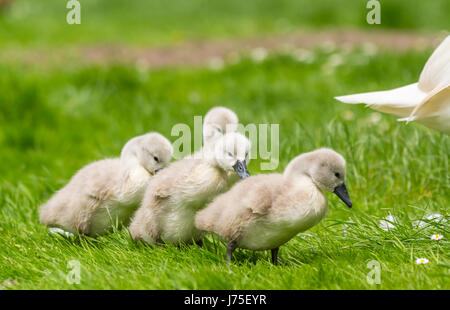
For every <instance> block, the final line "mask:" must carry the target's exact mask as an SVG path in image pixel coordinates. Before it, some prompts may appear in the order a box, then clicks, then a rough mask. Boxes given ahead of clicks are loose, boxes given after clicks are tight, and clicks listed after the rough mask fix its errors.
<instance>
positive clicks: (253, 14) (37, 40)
mask: <svg viewBox="0 0 450 310" xmlns="http://www.w3.org/2000/svg"><path fill="white" fill-rule="evenodd" d="M380 2H381V24H380V25H369V24H367V22H366V15H367V13H368V12H369V10H368V9H367V8H366V4H367V1H366V0H346V1H335V0H315V1H314V4H312V3H311V1H309V0H277V1H273V0H250V1H242V0H222V1H207V0H189V1H185V0H170V1H164V0H133V1H123V0H80V3H81V5H82V11H81V12H82V15H81V18H82V19H81V25H68V24H67V23H66V14H67V12H68V9H66V3H67V1H64V0H45V1H33V0H15V2H14V4H13V6H12V7H11V8H10V9H9V10H7V11H5V12H4V13H3V14H1V13H0V47H6V46H9V47H14V46H25V47H28V46H48V45H51V46H66V45H77V44H98V43H102V44H122V43H127V44H133V45H148V44H150V45H165V44H173V43H179V42H183V41H189V40H203V39H210V38H214V39H221V38H231V37H233V38H234V37H236V36H237V37H248V36H255V35H256V36H260V35H264V34H279V33H289V32H292V31H295V30H298V29H305V28H306V29H312V28H333V29H335V28H336V27H346V28H367V29H371V30H377V29H404V30H408V31H411V30H417V31H440V30H448V29H449V28H450V21H449V19H448V12H449V11H450V2H449V1H447V0H433V1H423V0H386V1H385V0H383V1H380Z"/></svg>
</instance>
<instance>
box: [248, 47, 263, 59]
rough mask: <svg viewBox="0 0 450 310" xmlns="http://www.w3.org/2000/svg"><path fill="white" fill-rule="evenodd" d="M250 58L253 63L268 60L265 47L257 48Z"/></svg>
mask: <svg viewBox="0 0 450 310" xmlns="http://www.w3.org/2000/svg"><path fill="white" fill-rule="evenodd" d="M250 56H251V58H252V59H253V61H256V62H261V61H264V60H265V59H266V58H267V50H266V49H265V48H264V47H257V48H255V49H253V50H252V51H251V53H250Z"/></svg>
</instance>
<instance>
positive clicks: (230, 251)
mask: <svg viewBox="0 0 450 310" xmlns="http://www.w3.org/2000/svg"><path fill="white" fill-rule="evenodd" d="M234 250H236V242H234V241H230V242H228V246H227V265H228V266H230V262H231V259H232V258H233V252H234Z"/></svg>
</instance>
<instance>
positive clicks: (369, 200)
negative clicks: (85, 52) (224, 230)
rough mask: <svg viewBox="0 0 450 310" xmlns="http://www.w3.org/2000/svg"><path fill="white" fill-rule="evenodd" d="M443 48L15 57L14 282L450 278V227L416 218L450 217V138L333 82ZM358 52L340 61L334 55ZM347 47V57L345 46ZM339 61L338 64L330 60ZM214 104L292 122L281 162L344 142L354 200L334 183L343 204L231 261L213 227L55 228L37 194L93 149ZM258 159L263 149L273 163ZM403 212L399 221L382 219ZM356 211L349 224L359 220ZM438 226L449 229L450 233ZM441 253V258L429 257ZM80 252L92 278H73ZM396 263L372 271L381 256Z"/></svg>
mask: <svg viewBox="0 0 450 310" xmlns="http://www.w3.org/2000/svg"><path fill="white" fill-rule="evenodd" d="M429 52H430V51H426V52H409V53H405V54H401V55H398V54H393V53H386V52H383V53H380V54H377V55H375V56H369V55H367V54H365V53H364V52H363V51H360V50H358V51H353V52H351V53H341V52H339V51H337V52H329V51H328V52H327V51H319V50H318V51H316V52H315V61H314V62H313V63H311V64H306V63H302V62H298V61H295V60H294V59H293V58H291V57H289V56H286V55H284V56H283V55H278V56H272V57H269V59H267V60H266V61H264V62H262V63H254V62H252V61H251V60H249V59H245V58H244V59H243V60H242V61H240V62H239V63H237V64H233V65H231V64H230V65H228V66H226V67H225V68H224V69H223V70H219V71H214V70H210V69H208V68H197V69H194V68H179V69H170V70H169V69H167V70H159V71H145V70H142V69H136V68H133V67H79V68H76V69H75V68H72V67H71V68H53V69H48V70H44V71H42V69H40V70H38V69H36V68H29V67H20V66H12V65H8V64H1V65H0V71H1V72H2V74H1V75H0V149H1V151H0V162H1V163H2V164H1V165H0V176H1V179H0V244H1V246H0V261H1V264H0V284H1V283H3V282H4V281H5V280H9V281H10V282H12V283H13V284H14V285H13V286H12V287H10V288H13V289H338V288H339V289H340V288H344V289H378V288H379V289H449V288H450V287H449V285H448V283H449V275H450V272H449V266H450V260H449V256H448V250H449V242H448V238H449V226H448V222H447V224H442V223H441V224H438V223H434V222H431V223H430V226H429V227H428V228H421V229H419V228H414V227H413V226H412V222H413V221H414V220H417V219H419V218H421V217H422V216H423V215H424V214H426V213H430V212H439V213H441V214H443V215H444V216H446V218H447V220H449V219H448V211H449V209H448V206H449V202H450V191H449V174H448V172H449V154H450V139H449V137H448V136H446V135H444V134H439V133H437V132H435V131H432V130H429V129H427V128H424V127H422V126H420V125H416V124H414V123H412V124H409V125H405V124H403V123H398V122H397V121H396V120H395V118H393V117H391V116H388V115H381V117H379V120H378V121H376V122H375V121H374V120H377V117H378V116H379V115H378V114H376V113H375V112H373V111H372V110H369V109H367V108H364V107H363V106H348V105H344V104H341V103H338V102H336V101H335V100H334V99H333V96H335V95H340V94H345V93H351V92H356V91H364V90H377V89H385V88H390V87H396V86H400V85H403V84H407V83H411V82H414V81H415V80H416V79H417V77H418V75H419V73H420V69H421V67H422V65H423V64H424V62H425V61H426V59H427V57H428V56H429ZM332 54H333V55H334V54H338V55H341V56H342V57H343V58H342V59H343V61H344V64H343V65H341V66H338V67H335V68H334V69H333V67H329V66H327V64H328V63H329V59H330V57H331V55H332ZM335 57H336V56H335ZM327 68H328V69H327ZM215 105H224V106H228V107H230V108H232V109H234V110H235V111H236V112H237V114H238V115H239V117H240V120H241V122H242V123H243V124H247V123H279V124H280V166H279V167H278V169H277V171H282V170H283V169H284V167H285V166H286V164H287V163H288V162H289V160H290V159H292V158H293V157H294V156H296V155H298V154H299V153H302V152H306V151H310V150H312V149H315V148H318V147H325V146H326V147H332V148H334V149H335V150H337V151H338V152H340V153H342V154H343V155H344V157H345V158H346V159H347V161H348V172H347V174H348V176H347V179H348V180H347V183H348V185H347V186H348V187H349V192H350V195H351V198H352V200H353V203H354V207H353V209H348V208H347V207H346V206H345V205H344V204H343V203H342V202H340V201H339V200H338V199H337V198H336V197H334V195H332V194H328V195H327V196H328V198H329V204H330V212H329V214H328V215H327V217H326V218H325V219H324V220H323V221H322V222H321V223H320V224H319V225H317V226H315V227H314V228H313V229H311V230H310V231H308V232H307V233H308V234H310V235H311V236H308V235H303V236H302V237H301V236H298V237H295V238H294V239H293V240H291V241H290V242H288V243H287V244H286V245H284V246H282V247H281V251H280V265H279V266H276V267H274V266H272V265H271V264H270V262H269V253H267V252H251V251H245V250H238V251H236V254H235V263H234V264H233V266H232V267H231V272H230V270H229V269H228V268H227V267H226V265H225V263H224V253H225V246H224V244H223V243H222V242H220V241H219V240H217V239H215V238H211V237H208V239H207V240H206V242H205V246H204V247H203V248H201V249H199V248H197V247H195V246H191V247H182V248H180V249H178V248H176V247H173V246H167V247H162V248H151V247H149V246H146V245H143V244H136V243H134V242H133V241H132V240H131V238H130V237H129V236H128V233H127V231H126V229H121V230H118V231H116V232H115V233H113V234H110V235H108V236H104V237H101V238H98V239H91V238H86V239H82V238H78V237H76V238H72V239H66V238H62V237H58V236H52V235H49V234H48V233H47V231H46V228H45V227H44V226H43V225H40V224H39V222H38V216H37V212H38V207H39V205H40V204H41V203H43V202H44V201H45V200H46V199H48V198H49V197H50V196H51V195H52V194H53V193H54V191H55V190H57V189H58V188H60V187H61V186H63V185H64V184H65V183H66V182H67V181H68V180H69V178H70V177H71V176H72V175H73V174H74V173H75V172H76V171H77V169H79V168H81V167H82V166H83V165H85V164H86V163H88V162H90V161H93V160H97V159H101V158H104V157H108V156H117V155H118V154H119V152H120V149H121V147H122V145H123V144H124V143H125V142H126V141H127V140H128V139H129V138H131V137H133V136H135V135H139V134H142V133H144V132H147V131H152V130H156V131H159V132H161V133H162V134H164V135H166V136H167V137H169V138H170V139H171V140H172V141H174V140H175V137H170V131H171V128H172V126H173V125H174V124H176V123H180V122H182V123H187V124H189V125H191V126H192V125H193V116H194V115H204V113H205V112H206V111H207V110H208V109H210V108H211V107H213V106H215ZM259 163H260V161H259V160H254V161H252V162H251V165H250V167H249V169H250V172H251V173H253V174H257V173H260V171H259ZM388 214H392V215H394V216H396V217H397V218H398V219H399V224H398V225H397V229H395V230H390V231H387V232H386V231H384V230H382V229H380V228H379V221H380V220H381V219H382V218H384V217H385V216H386V215H388ZM344 224H346V225H347V228H346V231H347V234H344V227H345V226H344ZM432 233H440V234H443V235H444V236H445V237H444V239H443V240H441V241H440V242H439V254H438V255H439V256H437V243H436V242H435V241H431V240H430V236H431V234H432ZM418 257H426V258H428V259H429V260H430V262H429V263H428V264H427V265H416V264H415V259H416V258H418ZM73 259H75V260H78V261H79V262H80V263H81V265H82V269H81V283H80V284H79V285H72V284H68V283H67V282H66V280H65V277H66V274H67V272H68V268H67V263H68V262H69V261H70V260H73ZM370 260H378V261H379V262H380V264H381V284H380V285H370V284H369V283H368V282H367V281H366V274H367V273H368V272H369V271H370V269H368V268H367V263H368V261H370Z"/></svg>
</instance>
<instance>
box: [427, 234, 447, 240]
mask: <svg viewBox="0 0 450 310" xmlns="http://www.w3.org/2000/svg"><path fill="white" fill-rule="evenodd" d="M442 238H444V236H443V235H439V234H432V235H431V238H430V239H431V240H436V241H439V240H441V239H442Z"/></svg>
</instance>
